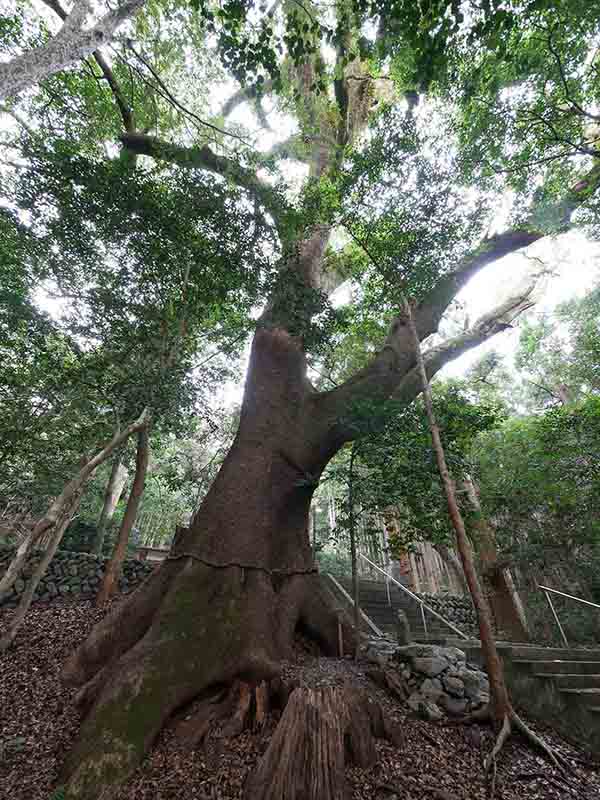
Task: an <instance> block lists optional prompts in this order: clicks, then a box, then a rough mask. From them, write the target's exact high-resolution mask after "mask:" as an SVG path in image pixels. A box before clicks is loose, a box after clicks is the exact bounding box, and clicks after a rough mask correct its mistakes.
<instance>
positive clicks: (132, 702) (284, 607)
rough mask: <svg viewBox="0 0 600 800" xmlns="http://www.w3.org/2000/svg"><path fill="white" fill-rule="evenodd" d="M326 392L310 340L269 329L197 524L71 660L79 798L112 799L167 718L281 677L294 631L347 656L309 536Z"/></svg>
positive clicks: (70, 764) (257, 341)
mask: <svg viewBox="0 0 600 800" xmlns="http://www.w3.org/2000/svg"><path fill="white" fill-rule="evenodd" d="M316 397H317V394H316V393H315V392H314V390H313V388H312V386H311V385H310V383H309V382H308V381H307V379H306V376H305V359H304V354H303V352H302V349H301V347H300V345H299V342H298V341H297V340H296V339H294V338H293V337H291V336H290V335H289V334H288V333H286V332H285V331H284V330H282V329H280V328H270V329H267V328H260V329H259V330H258V331H257V333H256V335H255V338H254V343H253V347H252V354H251V360H250V367H249V373H248V378H247V383H246V391H245V397H244V403H243V407H242V413H241V420H240V427H239V430H238V434H237V436H236V439H235V442H234V444H233V446H232V448H231V451H230V452H229V454H228V456H227V458H226V460H225V462H224V464H223V467H222V469H221V471H220V473H219V475H218V477H217V478H216V480H215V482H214V484H213V486H212V487H211V489H210V491H209V493H208V495H207V497H206V499H205V501H204V503H203V505H202V506H201V508H200V510H199V512H198V514H197V515H196V517H195V519H194V520H193V522H192V524H191V526H190V528H189V529H188V530H187V531H186V532H184V533H183V535H181V536H180V537H179V539H178V542H177V544H176V546H175V549H174V552H173V553H172V555H171V556H170V557H169V558H168V559H167V561H166V562H165V563H164V564H163V565H162V566H161V568H160V570H159V571H158V572H157V573H155V574H154V575H153V576H151V577H150V579H149V580H148V581H147V582H146V583H145V584H144V585H143V586H142V587H141V588H140V589H138V590H137V591H136V592H135V593H134V595H133V596H132V597H131V599H130V600H128V602H127V603H126V604H125V605H124V606H121V607H120V608H119V609H117V610H116V611H115V612H114V613H112V614H110V615H109V616H108V617H107V618H106V619H105V620H104V621H103V622H102V623H101V624H100V625H99V626H97V628H96V629H95V630H94V631H93V632H92V634H91V636H90V638H89V639H88V640H87V642H86V643H85V644H84V645H83V647H82V648H81V649H80V650H79V652H78V653H76V654H75V656H74V657H73V658H72V659H71V661H70V662H69V663H68V665H67V669H66V671H65V675H66V678H67V679H68V680H70V681H71V682H72V683H75V684H79V685H84V686H85V688H84V690H83V691H82V693H81V699H82V702H83V704H84V705H86V706H88V707H89V706H90V705H91V706H92V707H91V711H90V713H89V714H88V716H87V718H86V719H85V721H84V722H83V726H82V729H81V734H80V737H79V740H78V742H77V743H76V745H75V748H74V749H73V751H72V752H71V754H70V756H69V758H68V761H67V764H66V774H67V775H68V777H69V783H68V790H67V796H68V797H69V798H85V800H92V798H97V797H100V796H102V797H103V798H104V797H110V796H111V790H112V789H113V788H114V787H116V786H117V785H118V784H119V783H121V781H122V780H123V779H124V778H125V777H126V776H127V775H128V774H129V773H130V772H131V770H132V769H134V767H135V766H136V765H137V763H138V762H139V760H140V758H141V757H142V755H143V754H144V752H145V751H146V750H147V748H148V747H149V745H150V744H151V742H152V741H153V739H154V737H155V736H156V735H157V733H158V732H159V730H160V729H161V727H162V725H163V723H164V722H165V720H166V719H167V718H168V717H169V715H170V714H171V713H172V712H173V711H174V710H175V709H177V708H178V707H180V706H181V705H183V704H185V703H187V702H189V701H190V700H192V699H193V698H194V697H196V696H197V695H199V694H201V693H202V692H204V691H205V690H207V689H209V688H210V687H211V686H214V685H223V684H228V683H230V682H232V681H234V680H235V679H241V680H244V681H249V682H253V683H258V682H261V681H263V680H268V679H270V678H273V677H274V676H276V675H277V673H278V669H279V667H278V665H279V661H280V660H281V658H283V657H286V656H290V654H291V652H292V650H291V648H292V643H293V637H294V633H295V631H296V629H297V628H301V629H303V630H304V631H306V632H308V633H309V634H311V635H312V636H313V637H314V638H315V639H317V640H318V641H319V642H320V643H321V645H322V647H323V649H324V650H325V652H328V653H330V654H332V655H334V654H336V652H337V647H338V621H337V615H336V613H335V607H334V602H330V601H329V597H328V596H327V594H326V592H325V591H324V590H323V589H322V588H321V585H320V583H319V578H318V575H317V573H316V569H315V566H314V561H313V554H312V550H311V547H310V540H309V532H308V511H309V507H310V501H311V497H312V494H313V491H314V488H315V485H316V481H317V480H318V476H319V475H320V473H321V471H322V470H323V468H324V466H325V464H326V463H327V461H328V460H329V458H330V457H331V456H332V455H333V452H334V451H335V446H334V445H331V444H329V445H324V444H323V443H324V442H328V441H329V437H328V436H327V430H328V428H329V427H330V425H331V420H328V419H327V417H324V416H323V415H322V414H321V413H319V412H318V411H317V405H316V402H315V400H316ZM345 634H346V639H347V642H346V648H347V650H348V651H350V649H351V647H352V644H353V642H352V636H351V632H350V629H348V628H346V631H345Z"/></svg>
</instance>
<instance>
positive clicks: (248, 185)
mask: <svg viewBox="0 0 600 800" xmlns="http://www.w3.org/2000/svg"><path fill="white" fill-rule="evenodd" d="M121 141H122V142H123V144H124V146H125V147H126V148H127V149H128V150H131V151H132V152H133V153H136V154H137V155H142V156H151V157H152V158H154V159H156V160H157V161H168V162H169V163H170V164H176V165H177V166H179V167H186V168H188V169H206V170H208V171H209V172H214V173H215V174H216V175H221V176H222V177H224V178H227V179H228V180H230V181H233V183H235V184H236V185H237V186H240V187H241V188H243V189H247V190H248V191H249V192H250V193H251V194H253V195H254V196H255V197H256V198H257V199H258V200H259V202H260V203H262V205H263V206H264V207H265V208H266V209H267V210H268V211H269V213H270V214H271V215H272V216H273V218H274V220H275V222H276V224H277V223H278V221H279V220H280V218H281V212H282V210H283V208H284V206H283V199H282V198H281V197H280V196H279V195H277V193H276V192H275V191H274V190H273V188H272V187H271V186H269V185H268V184H267V183H265V182H264V181H262V180H261V179H260V178H258V177H257V175H256V173H255V172H254V171H253V170H252V169H246V167H244V166H242V165H241V164H240V163H239V162H237V161H235V160H234V159H232V158H227V157H226V156H220V155H217V154H216V153H214V152H213V151H212V150H211V149H210V147H208V145H202V146H201V147H181V146H180V145H177V144H173V143H171V142H164V141H162V140H161V139H157V138H155V137H154V136H147V135H146V134H142V133H136V134H124V135H123V136H121Z"/></svg>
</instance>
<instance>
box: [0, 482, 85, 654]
mask: <svg viewBox="0 0 600 800" xmlns="http://www.w3.org/2000/svg"><path fill="white" fill-rule="evenodd" d="M83 489H84V486H83V485H81V486H80V487H79V488H78V489H77V491H75V492H74V493H73V494H71V496H70V498H69V500H68V502H66V503H64V504H63V506H62V507H61V510H60V514H59V516H58V519H57V520H56V523H55V525H54V528H53V530H52V534H51V538H50V542H49V543H48V546H47V547H46V550H45V551H44V554H43V556H42V557H41V559H40V561H39V563H38V565H37V566H36V568H35V570H34V572H33V574H32V576H31V578H30V579H29V582H28V584H27V587H26V588H25V591H24V592H23V594H22V595H21V598H20V600H19V605H18V606H17V608H16V609H15V611H14V613H13V615H12V617H11V620H10V624H9V627H8V630H7V631H6V633H5V634H4V635H3V636H2V638H1V639H0V652H3V651H4V650H6V649H7V648H8V647H10V645H11V644H12V643H13V641H14V639H15V636H16V635H17V632H18V630H19V628H20V627H21V625H22V623H23V620H24V619H25V615H26V614H27V612H28V611H29V607H30V606H31V602H32V600H33V595H34V594H35V590H36V589H37V587H38V585H39V582H40V580H41V579H42V578H43V576H44V575H45V573H46V570H47V569H48V564H50V562H51V561H52V559H53V558H54V554H55V553H56V551H57V549H58V546H59V544H60V542H61V540H62V537H63V535H64V532H65V531H66V529H67V528H68V527H69V524H70V522H71V520H72V519H73V517H74V515H75V513H76V511H77V509H78V508H79V502H80V500H81V495H82V494H83Z"/></svg>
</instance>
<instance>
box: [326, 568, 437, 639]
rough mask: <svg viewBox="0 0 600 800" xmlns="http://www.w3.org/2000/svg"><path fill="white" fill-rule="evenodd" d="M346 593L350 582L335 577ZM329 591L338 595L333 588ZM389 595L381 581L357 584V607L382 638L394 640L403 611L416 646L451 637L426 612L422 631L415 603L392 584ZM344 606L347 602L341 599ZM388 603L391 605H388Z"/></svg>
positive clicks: (350, 585) (350, 592) (421, 622)
mask: <svg viewBox="0 0 600 800" xmlns="http://www.w3.org/2000/svg"><path fill="white" fill-rule="evenodd" d="M335 580H336V581H338V582H339V583H340V584H341V586H342V587H343V588H344V589H345V591H346V592H347V593H348V594H349V595H350V596H352V581H351V580H350V579H349V578H347V577H339V576H335ZM330 588H332V589H333V591H334V592H335V593H336V594H338V595H339V592H337V590H336V589H335V587H333V586H331V585H330ZM389 589H390V595H389V601H388V593H387V589H386V585H385V583H383V582H381V581H372V580H362V579H361V581H360V606H361V608H362V610H363V611H364V613H365V614H366V615H367V616H368V617H369V618H370V619H371V620H372V621H373V622H374V623H375V625H376V626H377V627H378V628H379V629H380V630H381V631H382V632H383V633H385V634H387V635H389V636H392V637H393V638H394V639H395V638H396V631H397V624H396V620H397V612H398V611H399V610H402V611H404V613H405V614H406V617H407V619H408V623H409V625H410V631H411V634H412V636H413V638H414V639H415V641H417V642H427V641H430V640H431V639H435V640H438V639H441V638H443V637H447V636H448V635H452V630H451V629H450V628H448V627H447V626H446V625H444V623H443V622H442V621H441V620H439V619H437V618H436V617H434V616H433V615H432V614H430V613H429V612H428V611H427V610H426V609H425V621H426V625H427V631H425V628H424V627H423V619H422V616H421V609H420V607H419V604H418V603H417V602H416V600H413V599H412V597H410V596H409V595H407V594H405V593H404V592H403V591H402V590H401V589H399V588H398V587H397V586H395V585H394V584H392V583H390V586H389ZM340 600H341V601H342V602H344V604H345V605H346V606H347V605H348V601H347V598H341V597H340ZM390 601H391V603H390Z"/></svg>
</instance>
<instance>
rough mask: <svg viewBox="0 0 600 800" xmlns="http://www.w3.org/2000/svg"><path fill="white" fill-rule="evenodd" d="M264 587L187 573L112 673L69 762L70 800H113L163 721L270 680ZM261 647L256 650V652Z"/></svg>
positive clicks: (232, 577)
mask: <svg viewBox="0 0 600 800" xmlns="http://www.w3.org/2000/svg"><path fill="white" fill-rule="evenodd" d="M264 591H267V589H266V588H265V586H263V585H260V584H259V583H256V582H252V581H250V582H246V581H245V580H244V577H243V576H242V575H241V570H238V569H237V568H233V569H232V570H231V571H228V572H224V571H222V570H219V571H215V570H212V569H210V568H207V567H204V566H203V565H196V564H193V565H190V568H186V569H184V570H183V571H182V572H181V573H180V574H179V576H178V579H177V581H176V583H175V585H174V586H173V588H172V589H171V590H170V591H169V592H168V594H167V595H166V597H165V599H164V601H163V604H162V606H161V608H160V609H159V612H158V614H157V617H156V619H155V621H154V623H153V624H152V626H151V627H150V629H149V630H148V632H147V634H146V636H145V637H144V638H143V639H142V640H141V641H140V642H139V643H138V644H137V645H135V647H133V648H132V649H131V650H130V651H129V652H128V653H127V654H125V656H123V657H122V658H121V659H120V660H119V661H118V663H117V664H116V665H115V666H114V668H112V669H111V676H112V679H111V680H110V681H109V683H108V684H107V685H106V686H105V687H104V690H103V691H102V692H101V694H100V697H99V700H98V702H97V703H96V704H95V705H94V707H93V708H92V709H91V711H90V714H89V715H88V717H87V718H86V719H85V721H84V722H83V725H82V727H81V731H80V736H79V739H78V741H77V743H76V745H75V747H74V749H73V751H72V752H71V754H70V755H69V757H68V759H67V763H66V765H65V773H66V775H68V776H69V780H68V783H67V788H66V793H65V797H66V800H100V798H101V799H102V800H108V798H110V797H113V796H114V794H115V792H116V789H117V788H118V786H119V785H120V784H121V783H122V782H123V781H124V780H125V779H126V778H127V777H128V775H129V774H131V772H132V771H133V770H134V769H135V768H136V766H137V765H138V764H139V762H140V761H141V760H142V758H143V756H144V754H145V753H146V751H147V750H148V748H149V747H150V746H151V744H152V742H153V740H154V739H155V737H156V736H157V734H158V733H159V731H160V730H161V728H162V726H163V724H164V723H165V721H166V719H167V718H168V717H169V716H170V714H171V713H172V712H173V711H174V710H175V709H177V708H178V707H180V706H182V705H184V704H186V703H188V702H189V701H191V700H192V699H193V698H194V697H195V696H197V695H198V694H199V693H200V692H202V691H203V690H205V689H206V688H208V687H210V686H211V685H213V684H216V683H225V682H229V681H231V680H233V679H234V678H235V677H236V676H237V675H240V674H244V673H249V672H252V673H255V674H259V673H260V672H261V670H262V671H264V672H265V673H266V674H265V675H264V677H271V675H272V669H271V668H272V664H273V662H272V661H271V654H270V653H269V652H263V650H262V649H261V643H262V645H263V646H264V647H265V648H266V647H267V646H268V644H269V642H272V640H273V637H272V635H271V633H272V631H271V630H270V627H271V624H272V617H271V614H270V613H269V612H267V618H266V619H265V615H264V613H263V615H262V616H261V617H257V615H256V613H254V614H253V613H252V610H253V608H254V610H256V606H257V602H258V605H259V606H262V605H263V602H264V597H261V595H262V593H264ZM257 642H259V645H258V647H257Z"/></svg>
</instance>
